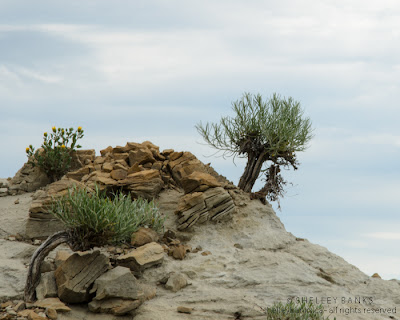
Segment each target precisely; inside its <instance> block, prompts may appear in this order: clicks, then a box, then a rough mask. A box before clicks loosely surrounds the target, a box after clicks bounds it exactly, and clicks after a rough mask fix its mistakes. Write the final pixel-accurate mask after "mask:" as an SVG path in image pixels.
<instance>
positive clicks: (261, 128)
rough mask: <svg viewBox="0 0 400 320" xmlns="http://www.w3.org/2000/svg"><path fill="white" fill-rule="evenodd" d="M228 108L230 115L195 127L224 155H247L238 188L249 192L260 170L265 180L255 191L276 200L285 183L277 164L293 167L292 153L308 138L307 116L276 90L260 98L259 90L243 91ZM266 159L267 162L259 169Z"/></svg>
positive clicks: (309, 134) (308, 121) (295, 102)
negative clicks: (254, 93) (264, 167)
mask: <svg viewBox="0 0 400 320" xmlns="http://www.w3.org/2000/svg"><path fill="white" fill-rule="evenodd" d="M232 109H233V111H234V114H235V116H234V117H230V116H227V117H222V118H221V121H220V123H207V124H205V125H203V124H202V123H199V124H198V125H197V126H196V128H197V130H198V132H199V133H200V134H201V136H202V137H203V138H204V140H205V141H206V142H207V143H208V144H209V145H211V146H212V147H213V148H215V149H217V150H220V151H222V152H224V156H225V155H227V156H230V155H233V156H234V157H236V156H238V157H246V158H247V165H246V167H245V170H244V172H243V174H242V176H241V178H240V181H239V184H238V187H239V188H240V189H242V190H243V191H245V192H251V191H252V189H253V186H254V183H255V182H256V180H257V179H258V178H259V176H260V173H261V172H263V173H264V174H265V181H266V183H265V186H264V187H263V188H262V189H261V190H260V191H258V193H259V195H260V196H263V197H265V196H267V197H268V199H269V200H271V201H277V200H278V198H279V197H280V196H282V195H283V191H284V190H283V186H284V185H285V184H286V182H285V181H284V180H283V178H282V176H281V174H280V171H281V169H280V168H281V167H289V166H291V167H293V168H294V169H295V170H296V169H297V166H298V162H297V159H296V154H295V153H296V152H298V151H304V150H305V149H306V148H307V143H308V142H309V141H310V140H311V138H312V128H311V120H310V119H309V118H307V117H304V114H303V109H302V108H301V106H300V102H298V101H295V100H294V99H292V98H291V97H289V98H281V97H280V96H279V95H278V94H274V95H273V96H272V97H271V98H270V99H268V100H265V101H264V100H263V98H262V96H261V95H260V94H257V95H253V94H250V93H245V94H244V95H243V97H242V98H241V99H240V100H237V101H235V102H233V103H232ZM267 162H269V163H270V166H269V167H268V168H266V169H264V170H262V167H263V165H264V164H265V163H267ZM260 199H261V198H260Z"/></svg>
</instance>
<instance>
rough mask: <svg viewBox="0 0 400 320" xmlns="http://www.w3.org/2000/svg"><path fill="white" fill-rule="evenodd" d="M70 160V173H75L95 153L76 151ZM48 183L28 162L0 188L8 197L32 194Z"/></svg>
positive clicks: (0, 192) (92, 157) (43, 175)
mask: <svg viewBox="0 0 400 320" xmlns="http://www.w3.org/2000/svg"><path fill="white" fill-rule="evenodd" d="M71 156H72V160H71V169H70V170H71V171H75V170H77V169H79V168H82V167H84V166H85V165H86V164H87V163H90V162H92V161H93V160H94V157H95V151H94V150H93V149H92V150H76V151H74V152H73V153H72V154H71ZM49 183H50V179H49V178H48V177H47V175H46V173H45V172H44V171H43V170H41V169H40V168H39V167H37V166H35V167H33V166H32V165H31V164H29V163H28V162H27V163H25V164H24V165H23V167H22V168H21V169H20V170H19V171H18V172H17V173H16V174H15V176H14V177H13V178H12V179H10V181H9V182H8V183H7V184H5V185H3V186H1V185H0V188H6V189H7V194H8V195H16V194H22V193H24V192H33V191H36V190H38V189H39V188H42V187H44V186H46V185H48V184H49ZM2 193H4V190H3V191H1V190H0V196H1V194H2Z"/></svg>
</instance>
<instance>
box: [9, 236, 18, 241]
mask: <svg viewBox="0 0 400 320" xmlns="http://www.w3.org/2000/svg"><path fill="white" fill-rule="evenodd" d="M7 239H8V240H9V241H16V240H17V238H15V237H14V236H9V237H8V238H7Z"/></svg>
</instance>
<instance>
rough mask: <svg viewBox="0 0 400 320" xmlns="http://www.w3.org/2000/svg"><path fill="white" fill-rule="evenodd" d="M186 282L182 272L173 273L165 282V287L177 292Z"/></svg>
mask: <svg viewBox="0 0 400 320" xmlns="http://www.w3.org/2000/svg"><path fill="white" fill-rule="evenodd" d="M187 284H188V282H187V277H186V276H185V275H184V274H182V273H173V274H172V275H171V276H170V277H169V279H168V281H167V283H166V284H165V289H167V290H171V291H172V292H178V291H179V290H181V289H182V288H184V287H186V286H187Z"/></svg>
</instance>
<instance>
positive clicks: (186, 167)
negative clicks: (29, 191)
mask: <svg viewBox="0 0 400 320" xmlns="http://www.w3.org/2000/svg"><path fill="white" fill-rule="evenodd" d="M138 173H141V175H137V174H138ZM132 177H133V178H132ZM144 177H146V178H144ZM138 180H141V183H136V182H137V181H138ZM160 181H161V182H160ZM0 182H1V183H3V184H1V185H0V188H1V187H3V189H7V194H8V195H7V196H6V197H2V198H0V203H7V205H8V206H9V207H10V208H11V209H7V210H5V211H4V214H3V216H0V223H2V224H5V225H7V226H10V225H11V221H15V224H18V223H20V221H22V220H18V219H19V214H20V213H19V212H22V211H23V210H22V209H21V208H25V216H26V212H27V209H28V208H29V207H31V213H30V215H31V217H30V220H32V219H37V220H36V221H37V223H38V226H40V228H41V229H44V225H45V223H44V221H45V218H46V217H48V213H47V211H46V208H47V206H48V203H49V199H50V198H51V197H50V198H49V195H50V194H52V195H53V196H59V195H61V194H62V193H63V192H65V190H66V189H67V188H68V187H67V186H70V185H71V183H72V184H73V183H77V184H79V185H81V186H82V187H86V188H92V187H93V186H94V183H96V184H97V185H99V186H100V187H101V188H104V189H110V190H116V189H118V188H122V189H123V190H125V191H126V192H130V193H131V194H132V195H136V196H137V195H141V196H143V197H146V198H148V199H150V198H153V197H155V199H156V202H157V204H158V206H159V208H160V211H161V212H162V213H163V214H164V215H165V216H166V218H167V220H166V223H165V229H166V232H165V234H164V236H162V237H161V236H160V237H159V239H157V236H155V235H151V234H149V233H148V232H147V231H148V230H145V229H144V230H142V231H140V232H138V234H136V235H135V236H134V237H133V238H132V243H131V244H129V245H127V246H125V247H119V248H115V247H110V246H109V247H105V248H101V249H99V250H100V251H96V250H97V249H96V250H94V251H89V252H85V253H73V252H71V250H68V249H67V248H66V247H58V248H57V249H56V250H54V251H53V252H52V253H51V254H50V256H49V257H48V258H47V259H46V260H45V261H44V263H43V264H42V266H41V272H43V275H42V279H41V284H40V285H39V287H38V288H37V291H36V292H37V294H38V296H39V295H41V296H40V298H41V299H40V301H37V302H36V303H35V305H32V306H30V305H24V304H23V302H22V301H18V299H20V298H21V297H22V294H23V288H24V283H25V279H26V268H25V264H26V263H27V261H28V258H29V257H30V255H32V252H33V250H34V249H35V247H34V246H33V245H31V244H28V243H24V242H20V241H18V240H17V238H18V237H16V236H17V235H16V233H14V231H13V233H8V232H6V231H4V230H0V232H2V233H1V236H2V237H3V238H5V239H0V302H3V303H2V304H1V305H0V319H2V318H1V317H3V316H4V319H17V317H20V318H29V319H45V318H44V317H47V318H48V319H55V318H57V314H59V315H58V319H60V320H72V319H92V318H93V316H97V315H91V314H90V312H102V313H109V315H99V316H98V317H99V319H110V320H111V319H113V320H114V319H116V318H115V316H116V315H118V319H121V320H125V319H126V320H128V319H132V318H133V316H134V319H135V320H147V319H154V320H161V319H162V320H173V319H193V320H200V319H202V320H203V319H217V320H219V319H220V320H222V319H260V320H261V319H265V310H266V308H267V307H269V306H272V304H273V303H275V302H282V303H286V302H287V301H288V300H289V299H292V300H296V299H308V300H310V299H314V301H315V299H319V300H318V302H317V304H318V303H319V302H321V303H323V305H324V308H325V316H328V315H330V314H331V317H330V318H332V319H333V318H334V317H336V318H337V319H338V320H348V319H352V320H361V319H362V320H380V319H382V320H383V319H398V318H399V316H398V313H399V312H400V311H399V310H400V298H399V297H400V281H399V280H396V279H393V280H390V281H386V280H382V279H380V277H379V276H377V275H373V276H371V277H370V276H368V275H366V274H364V273H362V272H361V271H360V270H359V269H357V268H356V267H355V266H353V265H351V264H349V263H347V262H346V261H345V260H343V259H342V258H341V257H339V256H337V255H335V254H333V253H331V252H329V251H328V250H327V249H326V248H324V247H321V246H319V245H316V244H312V243H310V242H309V241H307V240H306V239H301V238H297V237H295V236H294V235H292V234H291V233H289V232H287V231H286V230H285V227H284V226H283V224H282V223H281V221H280V219H279V218H278V217H277V215H276V214H275V212H274V211H273V210H272V208H271V206H269V205H268V204H267V205H263V204H261V202H260V201H258V200H253V201H251V200H250V199H249V197H248V194H245V193H243V192H242V191H241V190H239V189H237V188H235V187H234V186H233V185H232V184H230V183H229V182H228V181H226V180H225V179H224V178H223V177H221V176H219V175H218V174H217V173H216V172H215V171H213V170H212V168H211V167H209V166H207V165H204V164H202V163H201V162H200V161H199V160H198V159H196V158H195V156H194V155H192V154H191V153H189V152H175V151H174V150H171V149H170V150H164V151H162V152H160V151H159V149H158V148H157V147H156V146H154V145H153V144H151V143H150V142H145V143H142V144H136V143H128V144H127V145H126V146H124V147H116V148H112V147H108V148H106V149H104V150H101V156H98V157H95V158H94V159H93V160H90V159H86V160H85V163H84V166H83V167H80V168H77V169H76V170H75V171H73V172H70V173H68V174H67V175H66V177H64V178H63V179H62V182H59V184H55V185H53V184H52V185H49V186H47V187H46V188H45V189H44V190H39V191H38V193H37V194H35V197H34V200H33V201H30V200H29V199H28V197H24V195H21V196H20V199H19V200H20V202H19V204H15V201H16V200H17V196H10V195H9V193H8V190H9V188H8V186H7V187H6V185H8V183H7V182H4V180H1V181H0ZM61 185H64V186H65V188H61ZM154 190H157V192H154ZM35 208H36V209H35ZM38 208H40V209H38ZM20 210H22V211H20ZM4 215H7V219H6V218H5V217H4ZM228 217H229V219H228ZM13 219H14V220H13ZM216 220H218V221H222V223H203V222H206V221H211V222H214V221H216ZM23 222H24V223H25V222H26V221H25V220H23ZM40 223H43V224H41V225H40ZM7 230H8V229H7ZM12 230H17V229H12ZM18 230H20V229H18ZM39 231H42V232H43V230H40V229H37V232H38V233H39ZM18 232H20V231H18ZM24 236H26V235H24ZM8 239H13V240H8ZM25 239H26V238H25ZM136 241H137V242H136ZM192 248H195V249H192ZM93 252H97V253H95V254H94V253H93ZM91 255H93V256H91ZM89 256H91V257H92V258H93V260H91V259H92V258H89ZM95 256H96V257H95ZM100 256H101V257H102V258H101V259H102V261H103V262H102V263H99V264H97V263H96V266H97V267H98V266H100V267H99V270H101V271H95V270H97V269H90V270H91V271H89V269H88V268H89V266H91V265H92V263H91V261H97V260H96V259H99V257H100ZM82 257H85V259H82V260H85V263H81V262H82V261H81V262H79V261H75V260H80V259H81V258H82ZM68 261H70V262H68ZM71 261H74V263H71ZM80 266H81V267H82V268H80ZM79 268H80V269H79ZM93 268H94V266H93ZM78 269H79V270H81V271H77V270H78ZM73 270H75V271H73ZM72 271H73V272H72ZM94 274H96V275H95V276H91V275H94ZM67 275H79V276H78V278H79V279H78V278H76V276H75V277H74V276H68V277H67ZM57 278H58V279H57ZM67 278H68V279H69V280H68V279H67ZM75 278H76V279H75ZM51 279H53V280H54V281H52V280H51ZM78 280H79V281H78ZM74 281H76V284H78V286H77V287H76V288H77V289H78V290H76V291H77V294H78V295H80V297H79V300H80V299H81V298H82V299H83V300H87V301H90V302H89V309H90V310H92V311H88V310H87V307H84V306H80V305H75V304H71V305H68V306H65V304H63V302H62V301H60V300H59V298H58V297H54V282H55V283H56V286H57V296H61V297H65V296H67V297H69V295H66V294H64V291H65V292H67V290H66V289H64V288H66V287H67V283H70V284H73V283H75V282H74ZM72 287H74V285H72ZM78 287H79V288H78ZM60 288H61V289H60ZM68 290H69V289H68ZM74 290H75V289H74ZM62 299H65V298H62ZM62 299H61V300H62ZM68 299H69V298H67V300H68ZM69 301H72V300H69ZM74 301H77V300H74ZM25 308H27V309H26V310H24V309H25ZM69 310H70V311H69ZM371 310H373V311H371ZM63 312H65V313H63ZM125 313H128V315H125V316H124V315H123V314H125ZM346 313H347V314H346Z"/></svg>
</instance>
